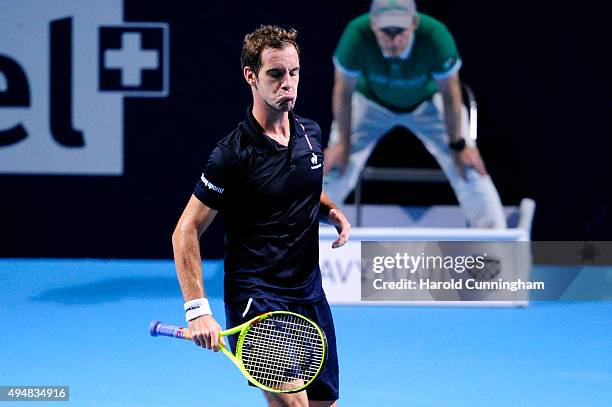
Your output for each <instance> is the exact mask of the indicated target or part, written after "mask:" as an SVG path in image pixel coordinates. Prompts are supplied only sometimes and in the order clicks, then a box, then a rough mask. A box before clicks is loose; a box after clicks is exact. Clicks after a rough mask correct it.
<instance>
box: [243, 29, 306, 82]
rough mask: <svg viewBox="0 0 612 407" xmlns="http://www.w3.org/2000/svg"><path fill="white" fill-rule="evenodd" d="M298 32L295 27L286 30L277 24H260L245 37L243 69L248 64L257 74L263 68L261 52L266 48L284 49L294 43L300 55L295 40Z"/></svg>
mask: <svg viewBox="0 0 612 407" xmlns="http://www.w3.org/2000/svg"><path fill="white" fill-rule="evenodd" d="M297 34H298V33H297V31H296V30H294V29H293V28H291V29H288V30H285V29H284V28H281V27H277V26H275V25H260V26H259V27H258V28H257V29H256V30H255V31H253V32H252V33H250V34H247V35H246V36H245V37H244V42H243V44H242V54H241V55H240V62H241V64H242V69H244V68H245V67H247V66H248V67H249V68H251V69H252V70H253V72H255V74H257V73H258V72H259V69H260V68H261V53H262V52H263V51H264V49H266V48H275V49H282V48H285V47H286V46H287V45H293V46H294V47H295V50H296V51H297V53H298V56H299V55H300V47H298V45H297V42H296V41H295V39H296V37H297Z"/></svg>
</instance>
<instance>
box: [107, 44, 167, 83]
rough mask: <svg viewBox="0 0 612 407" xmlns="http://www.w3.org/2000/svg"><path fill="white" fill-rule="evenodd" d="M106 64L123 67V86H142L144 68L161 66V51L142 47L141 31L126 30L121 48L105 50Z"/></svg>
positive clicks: (112, 66)
mask: <svg viewBox="0 0 612 407" xmlns="http://www.w3.org/2000/svg"><path fill="white" fill-rule="evenodd" d="M104 66H105V67H106V68H119V69H121V85H122V86H140V85H141V84H142V71H143V70H145V69H158V68H159V53H158V51H153V50H143V49H142V37H141V33H138V32H126V33H123V34H122V35H121V48H120V49H118V50H107V51H106V52H104Z"/></svg>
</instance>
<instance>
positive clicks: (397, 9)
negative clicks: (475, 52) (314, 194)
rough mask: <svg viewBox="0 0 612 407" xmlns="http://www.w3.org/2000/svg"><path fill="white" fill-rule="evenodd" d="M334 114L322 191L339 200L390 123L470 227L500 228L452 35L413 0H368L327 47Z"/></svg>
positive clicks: (495, 199) (503, 222)
mask: <svg viewBox="0 0 612 407" xmlns="http://www.w3.org/2000/svg"><path fill="white" fill-rule="evenodd" d="M333 61H334V66H335V76H334V88H333V95H332V106H333V114H334V121H333V123H332V130H331V134H330V142H329V146H328V147H327V149H326V150H325V172H326V178H325V191H326V192H327V193H328V195H329V196H330V198H331V199H332V200H333V201H334V202H337V203H339V204H341V203H342V202H343V201H344V199H345V198H346V197H347V196H348V194H349V193H350V192H351V190H352V189H353V188H354V187H355V185H356V183H357V180H358V178H359V174H360V173H361V171H362V170H363V167H364V166H365V164H366V161H367V160H368V157H369V156H370V154H371V153H372V150H373V149H374V147H375V146H376V144H377V143H378V142H379V140H380V139H381V138H382V136H383V135H385V134H386V133H387V132H389V131H390V130H391V129H392V128H394V127H396V126H403V127H405V128H408V129H409V130H411V131H412V132H413V133H414V134H415V135H416V136H417V137H418V138H419V139H420V140H421V142H422V143H423V144H424V145H425V147H426V148H427V150H428V151H429V152H430V153H431V154H432V155H433V156H434V157H435V158H436V160H437V161H438V164H439V165H440V167H441V168H442V170H443V171H444V173H445V174H446V177H447V178H448V180H449V181H450V184H451V186H452V188H453V190H454V192H455V195H456V196H457V199H458V201H459V204H460V206H461V208H462V210H463V212H464V214H465V216H466V218H467V221H468V225H469V226H471V227H484V228H505V227H506V218H505V216H504V213H503V209H502V205H501V201H500V199H499V195H498V193H497V191H496V189H495V186H494V185H493V182H492V181H491V178H490V177H489V176H488V175H487V170H486V168H485V165H484V163H483V160H482V158H481V156H480V153H479V151H478V149H477V148H476V146H475V143H474V141H473V140H471V139H469V138H467V135H468V123H467V112H466V111H465V108H464V107H463V105H462V97H461V87H460V81H459V74H458V72H459V68H460V67H461V59H460V56H459V53H458V52H457V48H456V46H455V42H454V40H453V37H452V36H451V34H450V33H449V31H448V30H447V28H446V27H445V26H444V25H443V24H442V23H441V22H440V21H437V20H435V19H434V18H432V17H430V16H427V15H425V14H422V13H417V11H416V5H415V3H414V0H374V1H372V4H371V6H370V12H369V13H366V14H364V15H361V16H359V17H357V18H355V19H354V20H352V21H351V22H350V23H349V24H348V26H347V27H346V29H345V30H344V33H343V34H342V37H341V38H340V41H339V43H338V46H337V48H336V51H335V53H334V58H333Z"/></svg>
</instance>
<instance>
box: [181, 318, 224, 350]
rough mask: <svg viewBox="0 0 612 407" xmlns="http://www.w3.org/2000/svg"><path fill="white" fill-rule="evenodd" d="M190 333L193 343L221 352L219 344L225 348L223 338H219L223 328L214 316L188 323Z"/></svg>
mask: <svg viewBox="0 0 612 407" xmlns="http://www.w3.org/2000/svg"><path fill="white" fill-rule="evenodd" d="M188 327H189V333H190V334H191V338H192V340H193V343H195V344H196V345H197V346H201V347H203V348H206V349H210V350H213V351H215V352H218V351H219V343H221V345H223V346H225V342H224V341H223V338H221V337H219V332H221V326H220V325H219V324H218V323H217V321H215V319H214V318H213V317H212V315H203V316H201V317H198V318H195V319H192V320H191V321H189V322H188Z"/></svg>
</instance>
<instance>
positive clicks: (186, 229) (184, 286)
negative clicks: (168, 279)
mask: <svg viewBox="0 0 612 407" xmlns="http://www.w3.org/2000/svg"><path fill="white" fill-rule="evenodd" d="M172 249H173V252H174V261H175V264H176V273H177V275H178V279H179V284H180V286H181V291H182V293H183V298H184V299H185V302H187V301H190V300H193V299H196V298H202V297H204V296H205V295H206V292H205V290H204V283H203V280H202V257H201V254H200V245H199V240H198V231H197V228H196V227H195V226H191V225H189V224H180V223H179V225H177V227H176V229H175V231H174V233H173V235H172Z"/></svg>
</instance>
